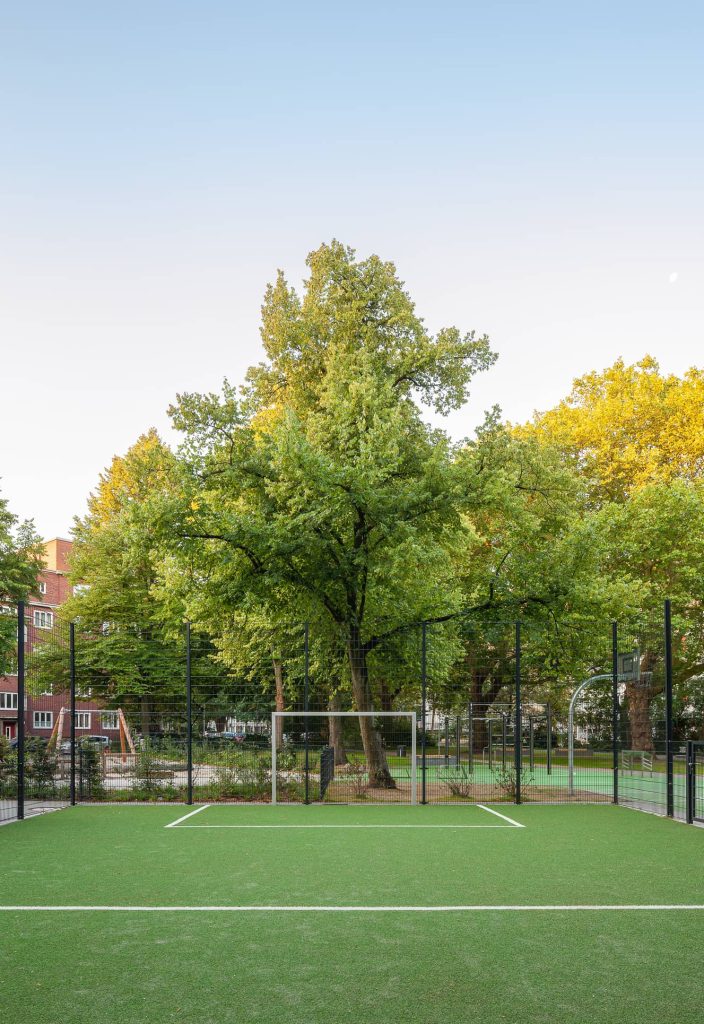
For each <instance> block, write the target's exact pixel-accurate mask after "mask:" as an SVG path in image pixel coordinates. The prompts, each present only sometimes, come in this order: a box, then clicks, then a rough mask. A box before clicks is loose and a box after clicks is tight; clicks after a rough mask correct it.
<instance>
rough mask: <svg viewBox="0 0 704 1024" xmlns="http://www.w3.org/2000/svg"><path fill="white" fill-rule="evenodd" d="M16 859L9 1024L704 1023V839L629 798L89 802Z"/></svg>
mask: <svg viewBox="0 0 704 1024" xmlns="http://www.w3.org/2000/svg"><path fill="white" fill-rule="evenodd" d="M185 815H187V816H186V817H184V816H185ZM0 863H2V865H3V889H2V904H3V906H2V911H1V912H0V961H1V962H2V970H1V971H0V1019H1V1020H3V1021H8V1022H9V1021H12V1022H31V1024H44V1022H47V1024H48V1022H50V1021H52V1022H53V1021H57V1020H59V1021H62V1022H65V1024H74V1022H75V1024H78V1022H80V1024H84V1022H87V1021H92V1022H95V1024H103V1022H105V1024H108V1022H110V1024H114V1022H115V1021H121V1022H125V1024H127V1022H129V1024H136V1022H147V1021H154V1022H157V1021H158V1022H172V1021H173V1022H176V1021H178V1022H199V1024H210V1022H213V1024H215V1022H224V1021H226V1022H229V1021H237V1022H244V1021H262V1022H277V1024H294V1022H295V1024H304V1022H312V1024H318V1022H319V1024H324V1022H325V1024H337V1022H341V1021H353V1022H355V1024H367V1022H369V1024H371V1022H375V1024H378V1022H381V1021H384V1022H385V1021H389V1022H391V1021H403V1022H406V1021H407V1022H419V1024H420V1022H423V1024H435V1022H438V1024H440V1022H442V1024H447V1022H457V1021H482V1022H494V1021H496V1022H519V1021H520V1022H526V1021H530V1022H547V1021H550V1022H554V1021H560V1022H580V1024H583V1022H585V1021H594V1022H599V1024H609V1022H619V1024H628V1022H631V1021H632V1022H634V1024H650V1022H653V1024H654V1022H659V1024H663V1022H673V1024H675V1022H680V1024H681V1022H684V1021H694V1020H695V1019H696V1020H699V1019H700V1017H701V1005H702V981H701V978H702V963H703V960H704V953H703V952H702V951H703V950H704V831H702V830H700V829H697V828H692V827H688V826H686V825H682V824H679V823H677V822H672V821H669V820H666V819H661V818H657V817H654V816H651V815H647V814H641V813H637V812H634V811H629V810H626V809H623V808H617V807H612V806H586V807H585V806H560V807H544V806H537V805H534V806H521V807H508V806H507V805H497V806H493V807H482V806H477V805H475V806H466V807H415V808H413V807H402V806H392V807H327V806H325V807H302V806H294V807H265V806H232V805H230V806H213V807H207V806H206V807H204V808H195V809H190V808H185V807H173V806H172V807H164V806H161V807H134V806H133V807H78V808H73V809H69V810H65V811H58V812H55V813H51V814H46V815H43V816H40V817H37V818H34V819H31V820H28V821H25V822H17V823H14V824H11V825H8V826H5V827H3V828H0Z"/></svg>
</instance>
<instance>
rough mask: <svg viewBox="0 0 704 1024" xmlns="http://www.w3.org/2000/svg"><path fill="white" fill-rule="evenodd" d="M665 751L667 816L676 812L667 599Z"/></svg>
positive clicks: (670, 650) (669, 622)
mask: <svg viewBox="0 0 704 1024" xmlns="http://www.w3.org/2000/svg"><path fill="white" fill-rule="evenodd" d="M665 753H666V757H667V816H668V818H673V817H674V814H675V799H674V750H673V741H672V606H671V603H670V601H669V599H668V600H667V601H665Z"/></svg>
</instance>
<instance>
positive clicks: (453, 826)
mask: <svg viewBox="0 0 704 1024" xmlns="http://www.w3.org/2000/svg"><path fill="white" fill-rule="evenodd" d="M186 817H188V815H186ZM500 817H503V815H500ZM180 820H181V821H183V818H181V819H180ZM508 820H510V819H508ZM174 825H178V822H174V824H173V825H165V826H164V827H165V828H173V827H174ZM178 827H179V828H504V829H508V828H514V827H515V826H513V825H179V826H178ZM520 828H525V826H524V825H521V826H520Z"/></svg>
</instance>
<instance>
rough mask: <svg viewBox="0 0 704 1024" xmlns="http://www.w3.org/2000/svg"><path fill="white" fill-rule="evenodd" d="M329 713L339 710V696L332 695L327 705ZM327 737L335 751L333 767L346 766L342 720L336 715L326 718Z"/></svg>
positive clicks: (337, 694)
mask: <svg viewBox="0 0 704 1024" xmlns="http://www.w3.org/2000/svg"><path fill="white" fill-rule="evenodd" d="M328 707H329V708H330V710H331V711H339V710H340V695H339V693H336V694H334V695H333V696H332V697H331V698H330V701H329V703H328ZM328 728H329V737H328V742H329V744H330V746H331V747H333V749H334V751H335V765H336V766H337V765H340V764H348V763H349V762H348V760H347V751H346V750H345V741H344V739H343V738H342V719H341V718H338V716H337V715H330V717H329V718H328Z"/></svg>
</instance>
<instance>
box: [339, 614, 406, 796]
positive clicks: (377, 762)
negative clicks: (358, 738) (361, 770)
mask: <svg viewBox="0 0 704 1024" xmlns="http://www.w3.org/2000/svg"><path fill="white" fill-rule="evenodd" d="M347 653H348V657H349V660H350V676H351V678H352V695H353V697H354V702H355V704H356V705H357V710H358V711H373V710H374V708H373V707H372V695H371V690H370V687H369V674H368V672H367V652H366V650H365V649H364V647H363V646H362V643H361V636H360V634H359V631H358V630H356V629H354V630H352V633H351V635H350V640H349V644H348V647H347ZM359 730H360V732H361V734H362V746H363V747H364V756H365V758H366V761H367V771H368V773H369V787H370V788H372V789H396V783H395V782H394V779H393V776H392V774H391V772H390V771H389V766H388V764H387V762H386V753H385V752H384V744H383V742H382V739H381V734H380V733H379V731H378V729H376V727H375V726H374V720H373V719H372V718H367V717H366V716H365V717H362V718H360V719H359Z"/></svg>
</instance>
